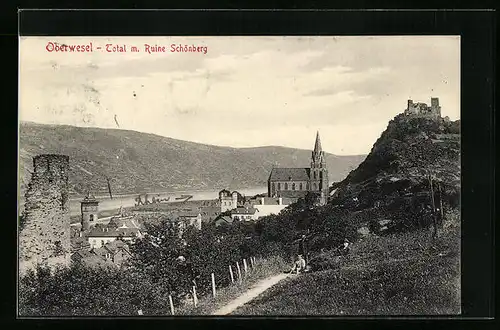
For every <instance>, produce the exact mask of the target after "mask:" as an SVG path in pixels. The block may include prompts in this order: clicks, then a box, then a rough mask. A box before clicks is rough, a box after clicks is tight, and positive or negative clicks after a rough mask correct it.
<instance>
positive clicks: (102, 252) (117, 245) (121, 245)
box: [71, 240, 131, 267]
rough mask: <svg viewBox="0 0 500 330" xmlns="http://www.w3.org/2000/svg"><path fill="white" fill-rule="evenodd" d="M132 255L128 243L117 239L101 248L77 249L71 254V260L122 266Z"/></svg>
mask: <svg viewBox="0 0 500 330" xmlns="http://www.w3.org/2000/svg"><path fill="white" fill-rule="evenodd" d="M130 256H131V253H130V251H129V246H128V244H127V243H125V242H123V241H121V240H115V241H113V242H110V243H107V244H105V245H103V246H101V247H99V248H93V249H91V250H80V251H77V252H75V253H73V254H72V255H71V260H72V261H73V262H77V263H82V264H85V265H86V266H91V267H96V266H120V265H121V264H122V263H123V262H124V261H125V260H126V259H127V258H129V257H130Z"/></svg>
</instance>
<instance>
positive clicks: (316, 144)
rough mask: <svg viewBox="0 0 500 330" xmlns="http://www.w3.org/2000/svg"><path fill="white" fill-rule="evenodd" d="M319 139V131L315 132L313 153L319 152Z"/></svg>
mask: <svg viewBox="0 0 500 330" xmlns="http://www.w3.org/2000/svg"><path fill="white" fill-rule="evenodd" d="M321 151H322V150H321V140H320V139H319V131H317V132H316V142H315V143H314V154H316V155H318V154H320V153H321Z"/></svg>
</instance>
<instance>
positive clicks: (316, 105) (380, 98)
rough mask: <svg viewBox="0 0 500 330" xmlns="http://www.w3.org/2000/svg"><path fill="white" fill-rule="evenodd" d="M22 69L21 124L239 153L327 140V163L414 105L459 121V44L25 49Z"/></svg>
mask: <svg viewBox="0 0 500 330" xmlns="http://www.w3.org/2000/svg"><path fill="white" fill-rule="evenodd" d="M48 42H54V43H58V44H66V45H87V44H89V43H90V42H92V45H93V48H92V49H93V52H80V53H77V52H71V53H69V52H55V51H52V52H49V51H47V49H46V46H47V45H48ZM106 44H113V45H122V46H123V45H126V46H127V52H107V51H106V50H105V47H106ZM145 44H148V45H150V46H153V45H160V46H165V47H166V50H167V51H166V52H156V53H148V52H146V51H145ZM172 44H175V45H188V46H191V45H193V46H196V47H198V46H201V47H207V48H206V50H207V52H206V54H205V53H204V52H190V53H189V52H188V53H179V52H170V49H171V48H170V45H172ZM131 46H136V47H137V49H138V50H139V52H131ZM96 47H101V50H97V49H96ZM19 61H20V70H19V71H20V72H19V75H20V83H19V88H20V92H19V105H20V108H19V119H20V120H21V121H31V122H37V123H44V124H67V125H74V126H83V127H101V128H117V129H127V130H134V131H140V132H146V133H153V134H158V135H162V136H166V137H171V138H175V139H181V140H187V141H193V142H200V143H205V144H213V145H220V146H231V147H254V146H268V145H279V146H287V147H294V148H301V149H312V147H313V145H314V139H315V136H316V131H319V133H320V136H321V143H322V146H323V150H325V151H326V152H330V153H333V154H336V155H356V154H367V153H369V152H370V150H371V147H372V145H373V143H374V142H375V141H376V139H377V138H378V137H379V136H380V134H381V133H382V131H383V130H384V129H385V128H386V127H387V124H388V122H389V120H391V119H392V118H393V117H394V116H396V115H397V114H399V113H401V112H403V111H404V109H405V108H406V105H407V100H408V99H413V100H414V101H415V102H424V103H427V104H430V98H431V97H439V101H440V105H441V108H442V109H441V112H442V115H443V117H444V116H449V117H450V119H451V120H457V119H460V37H459V36H394V37H393V36H385V37H382V36H374V37H369V36H357V37H333V36H327V37H326V36H322V37H318V36H311V37H307V36H303V37H295V36H293V37H291V36H286V37H285V36H280V37H254V36H245V37H109V38H106V37H78V38H75V37H71V38H68V37H22V38H20V49H19Z"/></svg>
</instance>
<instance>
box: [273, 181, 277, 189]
mask: <svg viewBox="0 0 500 330" xmlns="http://www.w3.org/2000/svg"><path fill="white" fill-rule="evenodd" d="M274 190H276V187H275V185H274V182H273V191H274Z"/></svg>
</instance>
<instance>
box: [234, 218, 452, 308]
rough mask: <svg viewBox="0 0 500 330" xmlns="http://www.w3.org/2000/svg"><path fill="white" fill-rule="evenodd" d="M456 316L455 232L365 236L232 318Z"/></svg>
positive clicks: (276, 287) (277, 286) (282, 284)
mask: <svg viewBox="0 0 500 330" xmlns="http://www.w3.org/2000/svg"><path fill="white" fill-rule="evenodd" d="M458 313H460V227H459V225H457V224H455V225H451V226H449V227H448V228H446V229H445V230H443V232H442V233H441V235H440V237H439V238H437V239H436V240H435V241H433V240H432V239H431V238H430V233H429V232H428V231H417V232H413V233H408V234H396V235H393V236H389V237H368V238H365V239H364V240H362V241H360V242H358V243H356V244H354V245H353V249H352V251H351V254H350V256H349V258H348V259H343V260H342V261H341V262H340V263H338V264H337V266H336V267H333V268H330V269H328V270H323V271H317V272H313V273H308V274H304V275H300V276H299V277H295V278H291V279H287V280H285V281H284V282H282V283H278V285H276V286H275V287H272V288H271V289H269V290H268V291H266V292H265V293H264V294H262V295H261V296H260V297H258V298H257V299H255V300H253V301H252V302H250V303H248V304H246V305H245V306H243V307H241V308H239V309H237V310H236V311H235V312H233V314H234V315H417V314H418V315H435V314H439V315H444V314H458Z"/></svg>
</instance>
